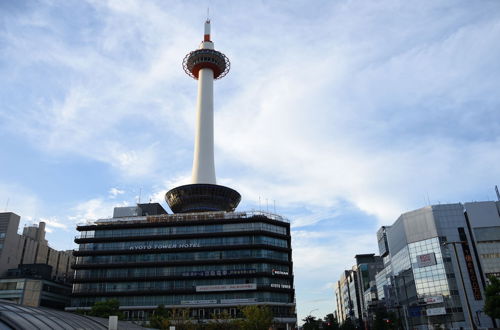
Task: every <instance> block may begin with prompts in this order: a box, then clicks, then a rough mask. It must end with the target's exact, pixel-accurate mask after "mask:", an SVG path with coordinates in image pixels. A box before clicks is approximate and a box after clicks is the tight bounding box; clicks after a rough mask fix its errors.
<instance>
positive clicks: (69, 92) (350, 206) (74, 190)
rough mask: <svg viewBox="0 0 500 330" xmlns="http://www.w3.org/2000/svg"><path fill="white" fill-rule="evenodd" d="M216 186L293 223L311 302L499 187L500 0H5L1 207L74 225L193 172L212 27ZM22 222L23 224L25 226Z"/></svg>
mask: <svg viewBox="0 0 500 330" xmlns="http://www.w3.org/2000/svg"><path fill="white" fill-rule="evenodd" d="M207 7H209V8H210V18H211V21H212V40H213V41H214V43H215V48H216V49H218V50H220V51H222V52H224V53H225V54H226V56H228V58H229V59H230V61H231V71H230V72H229V74H228V75H227V76H226V77H225V78H223V79H221V80H218V81H216V82H215V159H216V172H217V180H218V183H219V184H222V185H226V186H229V187H232V188H234V189H236V190H237V191H239V192H240V193H241V195H242V202H241V204H240V206H239V208H238V210H240V211H244V210H254V209H255V210H258V209H260V210H264V211H270V212H277V213H279V214H281V215H282V216H284V217H286V218H287V219H289V220H290V222H291V226H292V248H293V261H294V273H295V289H296V295H297V309H298V317H299V319H302V318H304V317H305V316H306V315H308V314H309V313H311V314H312V315H314V316H316V317H323V316H324V315H326V314H327V313H331V312H333V310H334V309H335V299H334V291H333V285H334V283H335V282H336V281H337V280H338V279H339V277H340V274H341V273H342V271H343V270H344V269H349V268H351V267H352V265H353V264H354V255H356V254H363V253H377V252H378V250H377V244H376V243H377V242H376V231H377V229H378V228H379V227H380V226H381V225H390V224H392V223H393V222H394V221H395V220H396V219H397V217H398V216H399V215H400V214H401V213H404V212H407V211H410V210H414V209H417V208H421V207H424V206H426V205H429V204H438V203H455V202H470V201H484V200H495V199H496V195H495V191H494V186H495V185H496V184H500V170H499V166H498V164H500V152H499V150H500V60H499V59H500V42H499V40H500V2H499V1H496V0H482V1H467V0H450V1H445V0H439V1H437V0H422V1H406V0H401V1H399V0H384V1H379V0H374V1H362V0H359V1H348V0H335V1H333V0H332V1H319V0H318V1H306V0H303V1H259V0H256V1H215V0H213V1H189V2H187V1H160V0H158V1H154V0H148V1H146V0H142V1H141V0H119V1H118V0H117V1H112V0H66V1H56V0H33V1H0V210H1V211H4V210H7V211H12V212H15V213H17V214H19V215H20V216H21V219H22V220H21V227H22V226H24V225H26V224H32V223H38V222H39V221H45V222H46V223H47V230H48V231H49V232H48V234H47V238H48V240H49V244H50V245H51V246H52V247H54V248H56V249H74V248H76V247H77V246H76V244H75V243H74V242H73V238H74V236H76V235H77V232H76V229H75V227H76V224H77V223H83V222H86V221H92V220H95V219H98V218H103V217H109V216H111V215H112V212H113V207H115V206H124V205H134V203H136V202H137V201H139V200H140V201H141V202H147V201H153V202H160V203H162V205H163V206H164V207H165V208H167V209H168V206H167V205H166V203H165V202H164V194H165V192H166V191H168V190H169V189H171V188H173V187H176V186H178V185H181V184H187V183H189V181H190V175H191V165H192V158H193V141H194V121H195V105H196V88H197V87H196V86H197V85H196V81H195V80H193V79H191V78H189V77H188V76H187V75H186V74H185V73H184V71H183V70H182V65H181V64H182V59H183V58H184V56H185V55H186V54H187V53H188V52H190V51H192V50H194V49H196V48H197V47H198V46H199V43H200V41H201V40H202V37H203V36H202V34H203V22H204V20H205V19H206V15H207V13H206V12H207ZM21 229H22V228H20V230H21Z"/></svg>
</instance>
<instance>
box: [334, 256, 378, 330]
mask: <svg viewBox="0 0 500 330" xmlns="http://www.w3.org/2000/svg"><path fill="white" fill-rule="evenodd" d="M354 259H355V260H356V264H355V265H354V266H353V267H352V269H350V270H345V271H344V272H343V273H342V275H341V276H340V280H339V281H338V282H337V284H336V286H335V302H336V310H337V315H338V320H339V322H340V323H344V322H345V321H346V320H347V319H348V318H349V319H350V320H351V321H352V322H353V323H355V324H358V325H359V326H360V327H364V326H365V323H366V322H368V318H369V316H370V315H369V314H368V304H369V303H370V302H372V301H375V300H377V296H376V288H375V275H376V274H377V272H379V271H380V270H382V269H383V264H382V259H381V257H380V256H376V255H375V254H373V253H370V254H357V255H356V256H354Z"/></svg>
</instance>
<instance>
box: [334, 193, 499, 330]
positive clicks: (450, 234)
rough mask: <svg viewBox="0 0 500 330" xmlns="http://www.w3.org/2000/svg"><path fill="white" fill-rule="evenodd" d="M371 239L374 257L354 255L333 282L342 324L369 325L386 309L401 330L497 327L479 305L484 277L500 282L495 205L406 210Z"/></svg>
mask: <svg viewBox="0 0 500 330" xmlns="http://www.w3.org/2000/svg"><path fill="white" fill-rule="evenodd" d="M499 198H500V196H499ZM377 241H378V247H379V253H380V257H377V256H374V255H370V254H365V255H357V256H356V257H355V258H356V265H355V266H353V268H352V269H351V270H346V271H344V273H343V274H342V276H341V277H340V280H339V281H338V282H337V285H336V288H335V295H336V305H337V310H336V315H337V317H338V320H339V322H340V323H343V322H345V321H346V320H347V319H350V320H351V321H354V322H356V321H358V322H357V323H360V322H359V320H360V318H361V319H362V320H363V323H364V324H363V325H361V324H360V326H362V327H363V328H370V322H371V320H373V319H374V316H375V312H376V311H380V310H382V309H385V310H386V311H388V312H392V315H393V316H392V317H396V318H399V320H400V322H401V323H400V325H401V326H402V327H403V328H404V329H436V328H445V329H460V328H463V329H478V328H491V327H496V324H495V320H492V319H491V318H489V317H488V316H487V315H485V314H484V312H483V308H484V302H485V296H484V288H485V286H486V285H487V283H488V277H489V276H496V277H500V201H498V202H471V203H464V204H460V203H456V204H443V205H431V206H428V207H424V208H421V209H418V210H414V211H410V212H406V213H404V214H402V215H401V216H400V217H399V218H398V219H397V220H396V221H395V222H394V223H393V224H392V225H391V226H382V227H381V228H380V229H379V230H378V231H377ZM367 265H371V269H372V271H369V272H366V269H367ZM368 269H370V267H368ZM369 279H370V280H369ZM354 283H357V285H354ZM361 295H363V298H361Z"/></svg>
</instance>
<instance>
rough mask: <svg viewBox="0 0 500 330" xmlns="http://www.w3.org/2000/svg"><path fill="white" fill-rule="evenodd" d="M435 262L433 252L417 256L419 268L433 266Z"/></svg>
mask: <svg viewBox="0 0 500 330" xmlns="http://www.w3.org/2000/svg"><path fill="white" fill-rule="evenodd" d="M435 264H436V255H435V254H434V252H432V253H426V254H421V255H418V256H417V265H418V267H419V268H421V267H427V266H434V265H435Z"/></svg>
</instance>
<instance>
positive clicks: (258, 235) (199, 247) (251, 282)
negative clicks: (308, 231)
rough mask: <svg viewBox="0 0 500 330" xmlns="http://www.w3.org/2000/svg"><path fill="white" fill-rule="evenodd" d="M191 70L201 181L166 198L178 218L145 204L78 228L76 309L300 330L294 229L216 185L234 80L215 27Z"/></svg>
mask: <svg viewBox="0 0 500 330" xmlns="http://www.w3.org/2000/svg"><path fill="white" fill-rule="evenodd" d="M183 66H184V70H185V71H186V73H188V75H190V76H191V77H193V78H195V79H197V80H198V102H197V123H196V138H195V148H194V150H195V152H194V161H193V172H192V173H193V175H192V182H191V184H187V185H183V186H180V187H175V188H173V189H171V190H170V191H168V192H167V193H166V196H165V199H166V201H167V203H168V205H169V207H170V209H171V210H172V211H173V212H174V214H167V212H166V211H165V210H164V209H163V207H162V206H161V205H160V204H157V203H151V204H138V205H137V206H134V207H126V208H115V210H114V215H113V217H112V218H109V219H100V220H97V221H95V222H93V223H90V224H85V225H80V226H78V227H77V230H78V231H79V232H80V236H78V237H77V238H76V239H75V242H76V243H78V244H79V249H78V251H75V252H74V255H75V256H76V257H77V258H76V264H75V265H74V269H75V270H76V274H75V279H74V286H73V297H72V307H71V308H68V310H76V309H90V308H91V306H92V305H93V304H94V303H96V302H98V301H103V300H106V299H110V298H115V299H118V301H119V302H120V309H121V310H123V312H124V314H125V316H126V318H127V319H129V320H142V321H145V320H148V319H149V318H150V316H151V313H153V311H154V310H155V309H156V308H157V307H158V306H159V305H161V304H162V305H164V306H165V307H166V308H167V309H168V310H174V309H189V313H190V317H191V318H192V319H195V320H197V321H198V322H200V323H204V322H208V321H209V320H210V319H213V318H218V316H219V315H220V314H221V313H223V312H227V313H228V314H229V315H231V316H232V317H235V318H237V317H240V316H241V315H242V314H241V308H242V307H244V306H248V305H266V306H268V307H269V308H270V309H271V310H272V312H273V315H274V322H275V324H276V328H277V329H290V328H292V327H293V326H294V325H295V323H296V312H295V293H294V287H293V267H292V266H293V263H292V248H291V236H290V223H289V222H288V221H287V220H286V219H285V218H283V217H281V216H279V215H276V214H271V213H265V212H236V211H235V209H236V207H237V205H238V204H239V202H240V199H241V196H240V194H239V193H238V192H237V191H235V190H233V189H231V188H229V187H225V186H221V185H217V184H216V178H215V167H214V154H213V82H214V79H219V78H222V77H224V76H225V75H226V73H227V72H228V70H229V60H228V59H227V57H226V56H225V55H224V54H222V53H220V52H218V51H216V50H214V47H213V42H212V41H211V39H210V22H209V21H207V22H206V23H205V34H204V38H203V41H202V43H201V45H200V48H199V49H198V50H195V51H193V52H190V53H189V54H188V55H187V56H186V58H185V59H184V62H183Z"/></svg>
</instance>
